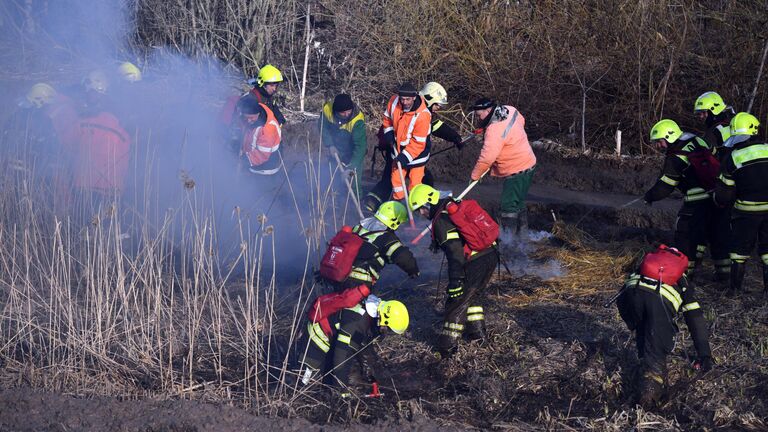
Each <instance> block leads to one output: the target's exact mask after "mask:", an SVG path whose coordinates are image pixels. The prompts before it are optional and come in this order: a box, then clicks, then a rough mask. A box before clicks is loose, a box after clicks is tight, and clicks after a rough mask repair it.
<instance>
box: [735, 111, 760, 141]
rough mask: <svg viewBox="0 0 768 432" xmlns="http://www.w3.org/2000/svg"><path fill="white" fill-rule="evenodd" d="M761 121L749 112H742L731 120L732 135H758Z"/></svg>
mask: <svg viewBox="0 0 768 432" xmlns="http://www.w3.org/2000/svg"><path fill="white" fill-rule="evenodd" d="M759 126H760V121H759V120H757V117H755V116H753V115H752V114H750V113H748V112H740V113H738V114H736V115H735V116H734V117H733V118H732V119H731V135H757V128H758V127H759Z"/></svg>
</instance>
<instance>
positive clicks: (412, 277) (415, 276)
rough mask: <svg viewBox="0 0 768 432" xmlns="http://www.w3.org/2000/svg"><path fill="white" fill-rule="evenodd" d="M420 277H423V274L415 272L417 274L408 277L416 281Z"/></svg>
mask: <svg viewBox="0 0 768 432" xmlns="http://www.w3.org/2000/svg"><path fill="white" fill-rule="evenodd" d="M420 275H421V272H419V271H417V272H415V273H411V274H409V275H408V277H409V278H411V279H416V278H417V277H419V276H420Z"/></svg>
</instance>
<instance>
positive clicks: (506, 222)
mask: <svg viewBox="0 0 768 432" xmlns="http://www.w3.org/2000/svg"><path fill="white" fill-rule="evenodd" d="M501 230H502V231H503V232H505V233H506V234H513V235H517V234H518V233H519V232H520V213H519V212H514V213H504V216H502V217H501Z"/></svg>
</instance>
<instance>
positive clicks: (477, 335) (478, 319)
mask: <svg viewBox="0 0 768 432" xmlns="http://www.w3.org/2000/svg"><path fill="white" fill-rule="evenodd" d="M464 337H465V338H466V339H467V340H470V341H475V340H477V341H483V340H485V338H486V331H485V315H484V313H483V307H482V306H470V307H468V308H467V324H466V325H465V326H464Z"/></svg>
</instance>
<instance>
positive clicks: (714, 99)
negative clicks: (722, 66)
mask: <svg viewBox="0 0 768 432" xmlns="http://www.w3.org/2000/svg"><path fill="white" fill-rule="evenodd" d="M724 109H725V102H723V98H722V97H720V95H719V94H717V93H715V92H713V91H708V92H706V93H704V94H702V95H701V96H699V97H698V98H696V103H694V105H693V112H694V113H696V112H701V111H709V112H711V113H712V114H713V115H718V114H720V113H721V112H723V110H724Z"/></svg>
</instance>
